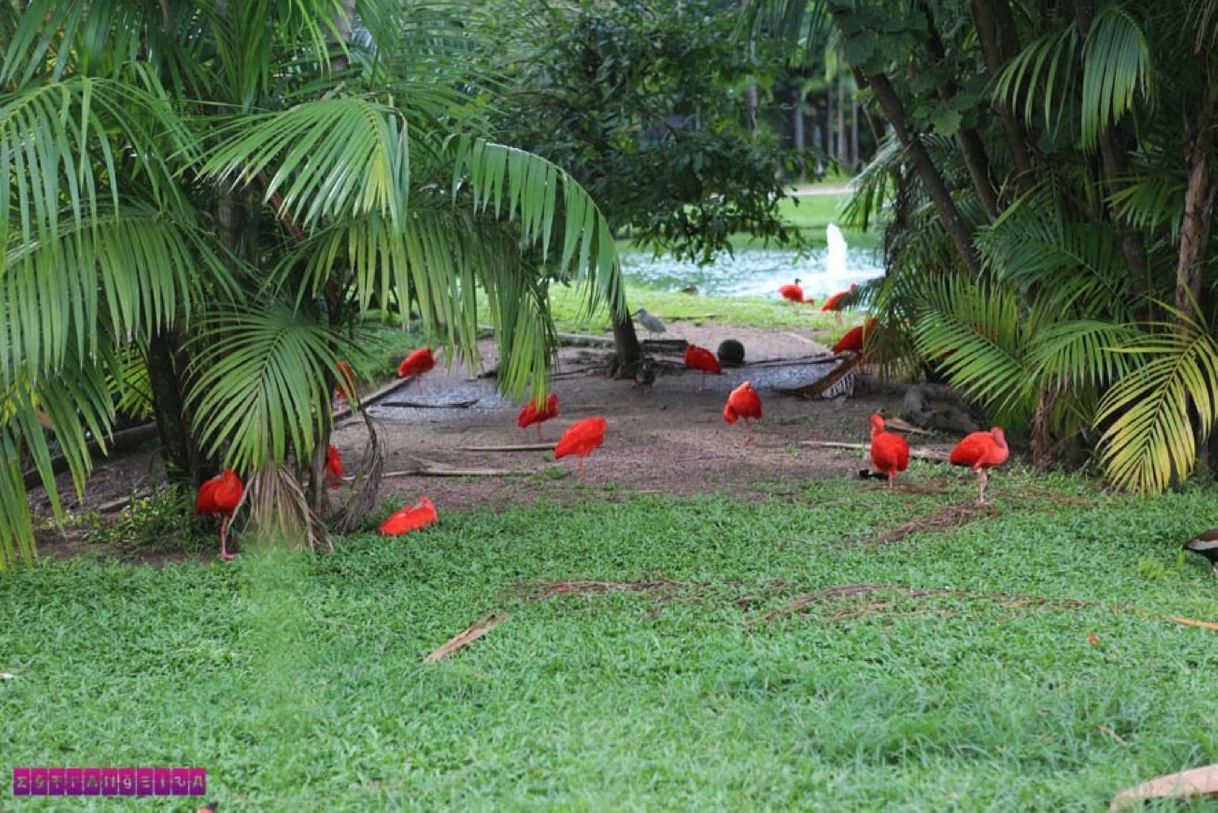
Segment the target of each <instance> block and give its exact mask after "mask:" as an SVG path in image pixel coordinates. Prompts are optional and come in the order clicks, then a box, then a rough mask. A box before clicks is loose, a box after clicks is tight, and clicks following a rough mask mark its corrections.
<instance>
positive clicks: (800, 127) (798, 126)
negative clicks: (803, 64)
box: [791, 88, 808, 180]
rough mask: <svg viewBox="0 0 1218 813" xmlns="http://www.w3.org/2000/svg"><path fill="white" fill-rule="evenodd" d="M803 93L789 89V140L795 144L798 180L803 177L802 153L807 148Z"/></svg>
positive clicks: (796, 89) (797, 89)
mask: <svg viewBox="0 0 1218 813" xmlns="http://www.w3.org/2000/svg"><path fill="white" fill-rule="evenodd" d="M803 96H804V94H803V91H802V90H800V89H799V88H795V90H793V91H791V97H792V98H791V101H792V105H791V142H792V143H793V144H794V145H795V152H796V153H797V155H798V157H797V158H796V162H797V163H796V166H797V168H798V169H797V171H798V173H799V178H800V180H803V178H804V174H805V173H804V159H803V153H804V150H805V149H806V148H807V146H808V145H807V134H806V133H805V132H804V98H803Z"/></svg>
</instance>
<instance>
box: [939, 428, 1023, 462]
mask: <svg viewBox="0 0 1218 813" xmlns="http://www.w3.org/2000/svg"><path fill="white" fill-rule="evenodd" d="M1009 454H1010V450H1008V449H1007V440H1006V436H1005V435H1004V434H1003V431H1002V429H1000V428H999V427H997V426H995V427H994V428H993V429H991V430H990V431H989V432H973V433H972V434H970V435H966V436H965V437H964V439H963V440H961V441H960V442H959V443H957V444H956V447H955V448H954V449H952V453H951V454H950V455H949V456H948V461H949V462H950V463H951V464H952V465H953V466H967V467H968V468H970V469H973V470H974V471H980V470H981V469H988V468H992V467H994V466H1001V465H1002V464H1003V463H1005V462H1006V459H1007V457H1008V455H1009Z"/></svg>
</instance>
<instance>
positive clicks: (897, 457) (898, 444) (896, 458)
mask: <svg viewBox="0 0 1218 813" xmlns="http://www.w3.org/2000/svg"><path fill="white" fill-rule="evenodd" d="M871 462H872V463H873V464H875V470H876V471H878V472H880V473H881V474H887V475H888V487H889V488H892V487H893V481H894V480H895V479H896V476H897V473H898V472H902V471H905V470H906V469H907V468H909V443H908V442H906V440H905V438H903V437H901V436H900V435H898V434H897V433H896V432H885V431H884V419H883V418H881V417H880V416H879V415H878V414H877V415H872V416H871Z"/></svg>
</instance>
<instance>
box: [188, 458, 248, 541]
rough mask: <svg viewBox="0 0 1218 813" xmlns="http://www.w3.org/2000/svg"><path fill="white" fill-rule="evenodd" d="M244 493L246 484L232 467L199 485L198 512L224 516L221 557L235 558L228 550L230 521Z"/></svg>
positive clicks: (196, 498)
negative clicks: (244, 484)
mask: <svg viewBox="0 0 1218 813" xmlns="http://www.w3.org/2000/svg"><path fill="white" fill-rule="evenodd" d="M244 493H245V486H243V485H242V484H241V478H240V477H238V476H237V473H236V472H235V471H233V470H232V469H225V470H224V471H222V472H220V473H219V474H217V475H216V476H215V477H213V478H211V479H210V480H208V481H207V482H205V483H203V485H201V486H199V493H198V494H197V495H196V496H195V513H196V514H215V515H216V516H218V517H224V521H223V522H221V523H220V558H221V559H232V558H233V555H232V554H231V553H229V552H228V523H229V522H231V521H232V518H233V511H235V510H237V505H238V504H239V503H240V502H241V495H242V494H244Z"/></svg>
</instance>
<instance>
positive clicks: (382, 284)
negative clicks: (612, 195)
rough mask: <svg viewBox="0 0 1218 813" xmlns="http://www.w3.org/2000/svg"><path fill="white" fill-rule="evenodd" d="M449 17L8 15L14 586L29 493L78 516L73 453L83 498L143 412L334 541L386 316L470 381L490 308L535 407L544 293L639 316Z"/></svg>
mask: <svg viewBox="0 0 1218 813" xmlns="http://www.w3.org/2000/svg"><path fill="white" fill-rule="evenodd" d="M446 8H447V7H446V6H445V5H443V4H438V5H437V6H436V7H435V8H432V7H429V6H427V5H426V4H419V3H409V4H407V3H401V2H391V1H390V0H360V2H358V3H356V2H352V0H341V1H340V0H261V1H260V2H248V3H245V2H243V3H233V2H230V1H229V0H157V2H153V0H144V1H143V2H131V1H130V0H89V1H88V2H85V0H77V1H76V2H66V3H64V2H53V1H52V0H32V2H29V3H25V4H20V5H14V4H10V3H4V4H0V41H2V42H6V43H8V46H7V49H6V50H5V52H4V60H3V65H2V67H0V174H2V175H3V176H4V178H5V181H4V183H0V210H3V216H0V228H3V229H4V230H5V231H4V232H3V233H2V237H3V245H4V246H5V261H4V270H3V273H2V274H0V335H2V336H3V337H4V341H3V342H0V393H2V396H0V397H2V401H0V455H3V458H4V460H5V461H6V463H5V467H4V469H3V471H2V472H0V569H4V568H7V567H11V566H13V565H15V564H17V563H18V562H19V561H21V560H24V561H27V562H28V561H31V560H32V559H33V557H34V547H33V537H32V532H31V525H30V517H29V513H28V509H27V506H26V490H25V489H26V486H25V478H24V477H23V474H24V469H25V468H27V467H32V468H34V469H35V470H36V471H37V472H38V479H40V480H41V482H42V483H43V485H44V486H45V487H46V489H47V492H48V494H49V495H50V497H51V501H52V505H53V507H54V509H55V511H56V513H57V514H60V513H61V505H60V500H59V495H58V492H57V490H56V488H55V483H54V477H53V470H52V465H51V458H52V454H53V451H54V450H56V449H58V450H59V452H60V453H62V455H63V456H64V457H65V458H66V460H67V463H68V466H69V468H70V470H71V473H72V477H73V480H74V483H75V486H76V488H77V490H78V491H79V490H80V489H82V488H83V486H84V483H85V480H86V479H87V476H88V473H89V471H90V458H89V454H88V450H87V441H88V440H89V438H94V439H96V440H97V441H99V442H103V443H104V441H105V439H106V438H107V436H108V435H109V433H110V429H111V427H112V425H113V421H114V417H115V404H116V398H123V399H127V400H131V397H132V396H131V393H132V392H133V391H134V390H142V391H143V392H144V393H145V396H146V399H147V401H149V402H151V403H152V408H151V411H152V412H153V413H154V414H155V415H156V417H157V420H158V423H159V424H160V428H161V434H162V438H163V439H164V440H165V441H166V453H167V455H168V457H169V460H168V462H169V464H170V465H171V466H173V467H176V469H177V471H178V472H179V474H181V475H182V476H185V477H193V478H196V479H197V477H198V476H199V475H200V474H201V473H202V472H203V470H205V469H206V467H207V466H209V465H211V464H212V463H213V462H219V461H222V462H224V463H225V464H228V465H232V466H234V467H236V468H238V469H239V470H242V471H246V472H250V473H252V474H253V475H254V476H253V491H254V492H255V493H254V494H253V495H252V499H251V505H252V506H254V507H255V509H257V510H256V511H255V514H256V516H255V519H258V520H261V521H262V522H263V523H265V524H269V525H272V526H274V525H276V524H278V525H281V526H287V527H289V528H297V529H304V530H305V532H306V533H305V534H304V535H305V536H307V537H308V539H309V540H311V541H312V543H314V544H316V543H319V542H323V541H324V531H322V530H321V528H320V526H319V525H318V524H317V523H316V517H315V516H314V514H313V509H315V508H316V507H317V502H316V500H314V501H313V505H312V506H307V505H306V504H305V502H306V501H305V500H304V499H303V497H304V494H305V490H304V487H303V486H302V484H301V477H302V476H303V475H305V474H306V473H307V472H309V470H310V469H314V470H315V471H314V473H315V474H316V471H317V470H319V466H313V465H312V463H313V461H316V460H319V459H320V457H321V455H324V450H325V448H326V445H327V442H328V435H329V431H330V406H329V405H330V394H331V392H332V391H333V388H334V386H335V385H336V383H340V378H339V376H338V373H337V365H338V362H339V361H340V360H342V359H344V358H346V357H348V356H349V355H351V354H352V353H353V352H355V349H356V346H357V345H358V344H359V342H360V335H361V330H362V316H363V314H365V313H366V312H367V311H368V310H369V309H370V308H371V307H372V306H373V304H374V303H375V304H377V305H379V306H381V307H382V308H383V307H385V306H387V305H394V306H396V310H397V311H398V313H399V316H400V318H401V320H402V323H403V324H405V322H406V320H407V318H408V317H409V314H410V311H411V310H412V309H413V310H414V311H415V312H416V313H417V314H418V315H419V318H420V319H421V322H422V325H423V327H424V329H425V330H426V332H427V333H428V334H429V335H430V336H432V337H435V338H436V339H437V340H438V341H439V342H441V343H442V344H444V345H445V346H447V347H448V348H450V349H451V350H453V351H455V352H457V353H461V354H464V355H465V356H466V358H468V359H470V360H472V359H474V358H475V357H476V355H477V344H476V337H477V327H478V313H477V302H478V295H479V292H481V293H482V294H483V295H485V297H486V299H487V301H488V302H489V317H490V321H491V322H492V323H493V325H494V327H495V329H496V337H497V340H498V344H499V352H500V355H501V366H500V373H499V384H500V386H501V387H502V388H503V389H504V391H505V392H507V393H510V394H512V395H513V396H516V397H522V396H523V395H524V394H525V392H526V391H529V390H532V391H533V393H535V394H542V393H544V392H545V390H546V370H547V365H548V362H549V358H550V354H551V352H552V347H553V338H554V328H553V324H552V322H551V320H550V316H549V308H548V300H547V286H548V285H549V284H550V283H552V282H561V283H571V282H574V283H577V284H581V285H584V286H585V287H586V290H587V291H588V298H589V305H590V306H592V305H594V304H597V303H607V304H609V305H610V307H611V308H612V309H613V310H614V311H615V312H617V313H621V312H622V311H623V302H622V295H621V289H620V282H619V269H618V263H617V257H616V255H615V253H614V248H613V241H612V239H611V235H610V232H609V227H608V225H607V223H606V221H605V219H604V217H603V216H602V215H601V213H600V211H599V209H598V208H597V206H596V204H595V203H594V202H593V201H592V200H591V199H590V198H589V197H588V195H587V194H586V193H585V192H584V190H583V189H582V188H580V186H579V185H578V184H576V183H575V182H574V181H573V180H572V179H571V178H570V177H569V176H568V175H567V174H566V173H565V172H563V171H562V170H561V169H559V168H558V167H556V166H554V165H552V164H550V163H549V162H547V161H545V160H542V159H540V158H539V157H537V156H535V155H531V154H529V153H526V152H523V151H520V150H516V149H513V148H511V147H508V146H505V145H502V144H498V143H495V142H494V140H493V137H492V135H493V134H491V133H488V132H487V131H486V130H485V127H484V126H483V124H482V121H483V118H482V116H481V112H480V107H479V103H477V102H476V101H475V100H473V99H471V98H469V97H467V96H466V95H465V94H464V93H463V92H462V90H461V88H462V87H463V84H464V80H463V77H462V75H461V70H460V60H459V59H458V58H457V57H459V55H460V53H461V52H462V49H464V48H465V47H467V46H466V45H465V43H464V41H463V35H462V33H461V29H460V26H459V25H458V24H457V23H458V22H459V21H455V20H451V19H448V18H447V17H446V14H447V11H446ZM352 396H353V394H352ZM312 479H313V480H314V481H315V483H314V484H316V482H319V481H320V478H318V477H316V476H314V477H313V478H312ZM313 493H314V494H316V493H318V490H317V489H313ZM276 517H278V518H279V520H278V521H277V520H276ZM303 541H304V540H302V542H303Z"/></svg>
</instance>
